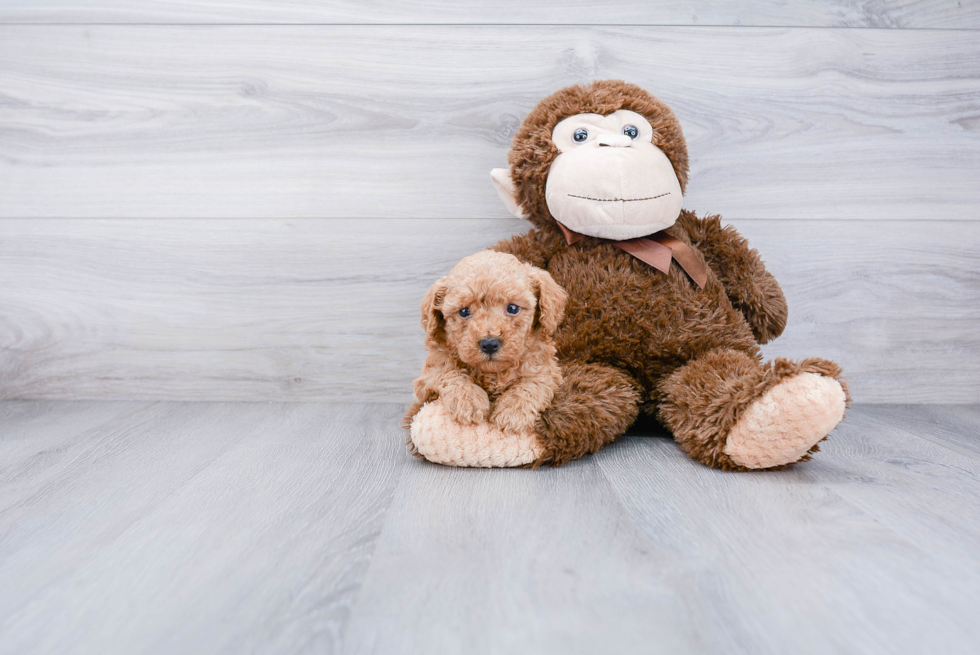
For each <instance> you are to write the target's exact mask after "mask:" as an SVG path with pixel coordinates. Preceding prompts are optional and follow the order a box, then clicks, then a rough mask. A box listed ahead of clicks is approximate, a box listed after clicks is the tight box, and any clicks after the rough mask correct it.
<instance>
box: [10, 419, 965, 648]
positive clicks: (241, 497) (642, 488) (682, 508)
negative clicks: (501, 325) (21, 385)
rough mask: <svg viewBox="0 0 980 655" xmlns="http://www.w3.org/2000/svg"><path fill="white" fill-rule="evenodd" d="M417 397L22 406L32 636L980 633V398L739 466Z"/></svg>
mask: <svg viewBox="0 0 980 655" xmlns="http://www.w3.org/2000/svg"><path fill="white" fill-rule="evenodd" d="M400 412H401V408H400V407H398V406H395V405H383V404H382V405H328V404H299V403H296V404H264V403H263V404H258V403H255V404H248V403H240V404H235V403H227V404H223V403H140V402H119V403H114V402H7V403H2V404H0V651H2V652H4V653H34V652H43V653H65V652H83V653H141V652H152V653H193V652H202V653H211V652H224V653H247V652H256V653H281V652H283V653H293V652H317V653H324V652H342V653H440V652H463V653H517V652H532V653H578V652H583V653H586V652H588V653H631V652H644V653H650V652H697V653H715V652H719V653H753V654H755V653H798V652H807V653H811V652H812V653H833V652H846V653H874V652H881V653H886V652H887V653H898V652H908V653H925V652H929V653H967V652H973V653H975V652H978V650H980V621H978V620H977V611H978V609H980V477H978V474H980V408H978V407H975V406H949V407H939V406H863V407H861V406H859V407H857V408H855V409H853V410H852V411H851V412H850V413H849V416H848V418H847V420H846V421H845V423H844V425H843V426H842V427H841V428H840V429H839V431H838V432H837V433H835V435H834V436H833V437H832V439H831V440H830V441H828V442H827V443H826V445H825V447H824V450H823V452H821V453H820V454H819V456H818V457H817V458H816V459H815V460H814V461H812V462H810V463H808V464H805V465H802V466H798V467H795V468H793V469H791V470H788V471H783V472H776V473H753V474H731V473H720V472H717V471H713V470H709V469H706V468H704V467H702V466H700V465H698V464H696V463H694V462H692V461H689V460H687V459H686V458H685V457H684V456H683V455H682V454H681V453H680V452H679V451H678V450H677V448H676V447H675V446H674V444H673V443H672V442H671V441H670V440H669V439H667V438H665V437H664V436H663V435H662V434H653V435H650V434H647V435H642V434H641V435H637V436H629V437H626V438H624V439H622V440H621V441H619V442H618V443H617V444H615V445H613V446H612V447H610V448H607V449H606V450H605V451H603V452H601V453H600V454H599V455H597V456H595V457H590V458H587V459H584V460H582V461H579V462H575V463H572V464H570V465H568V466H565V467H563V468H559V469H541V470H536V471H531V470H462V469H450V468H442V467H439V466H434V465H431V464H427V463H425V462H421V461H418V460H415V459H412V458H410V457H409V456H408V454H407V453H406V451H405V448H404V446H403V443H402V442H403V435H402V433H401V431H400V430H399V429H398V428H397V422H398V417H399V415H400Z"/></svg>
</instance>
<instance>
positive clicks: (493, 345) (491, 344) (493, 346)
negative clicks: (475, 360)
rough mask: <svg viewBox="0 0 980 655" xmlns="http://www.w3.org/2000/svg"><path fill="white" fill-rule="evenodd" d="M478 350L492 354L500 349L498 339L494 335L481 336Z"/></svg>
mask: <svg viewBox="0 0 980 655" xmlns="http://www.w3.org/2000/svg"><path fill="white" fill-rule="evenodd" d="M480 350H482V351H483V352H484V354H486V355H492V354H494V353H495V352H497V351H498V350H500V339H497V338H495V337H483V338H482V339H480Z"/></svg>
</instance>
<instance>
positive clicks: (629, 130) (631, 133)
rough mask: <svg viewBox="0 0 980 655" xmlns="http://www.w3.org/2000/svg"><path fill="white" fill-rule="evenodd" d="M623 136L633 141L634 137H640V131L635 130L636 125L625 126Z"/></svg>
mask: <svg viewBox="0 0 980 655" xmlns="http://www.w3.org/2000/svg"><path fill="white" fill-rule="evenodd" d="M623 134H625V135H626V136H628V137H629V138H631V139H635V138H636V137H638V136H640V131H639V130H638V129H636V125H627V126H626V127H624V128H623Z"/></svg>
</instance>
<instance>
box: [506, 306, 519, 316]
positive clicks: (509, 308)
mask: <svg viewBox="0 0 980 655" xmlns="http://www.w3.org/2000/svg"><path fill="white" fill-rule="evenodd" d="M519 311H521V308H520V307H518V306H517V305H515V304H514V303H511V304H509V305H507V313H508V314H510V315H511V316H517V312H519Z"/></svg>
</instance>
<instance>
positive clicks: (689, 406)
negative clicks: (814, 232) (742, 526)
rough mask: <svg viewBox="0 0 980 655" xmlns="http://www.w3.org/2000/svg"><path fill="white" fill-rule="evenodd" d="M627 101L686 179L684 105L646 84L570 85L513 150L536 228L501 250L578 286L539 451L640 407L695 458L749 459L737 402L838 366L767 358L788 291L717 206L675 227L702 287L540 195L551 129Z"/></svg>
mask: <svg viewBox="0 0 980 655" xmlns="http://www.w3.org/2000/svg"><path fill="white" fill-rule="evenodd" d="M619 109H629V110H632V111H635V112H637V113H639V114H641V115H643V116H644V117H645V118H646V119H647V120H649V121H650V124H651V125H652V126H653V128H654V130H655V132H656V136H655V137H654V143H655V144H656V145H657V146H658V147H659V148H660V149H661V150H663V152H664V153H665V154H666V155H667V157H668V158H669V159H670V161H671V164H672V165H673V168H674V171H675V172H676V174H677V177H678V179H679V181H680V184H681V187H682V188H684V187H685V186H686V183H687V177H688V158H687V146H686V144H685V141H684V137H683V134H682V132H681V128H680V124H679V123H678V121H677V119H676V117H675V116H674V114H673V112H672V111H671V110H670V109H669V108H668V107H667V106H666V105H665V104H664V103H662V102H661V101H659V100H657V99H656V98H654V97H653V96H651V95H650V94H648V93H647V92H646V91H644V90H643V89H641V88H639V87H637V86H635V85H632V84H627V83H625V82H620V81H602V82H594V83H592V84H589V85H585V86H573V87H569V88H567V89H563V90H561V91H558V92H557V93H555V94H553V95H551V96H550V97H548V98H546V99H545V100H543V101H542V102H541V103H540V104H539V105H538V106H537V107H536V108H535V109H534V110H533V111H532V112H531V113H530V114H529V115H528V116H527V118H526V119H525V120H524V122H523V124H522V125H521V127H520V129H519V130H518V132H517V135H516V136H515V138H514V143H513V147H512V149H511V152H510V155H509V161H510V165H511V177H512V179H513V182H514V184H515V187H516V193H517V197H518V198H519V200H520V204H521V209H522V211H523V213H524V215H525V216H526V217H527V219H528V220H529V221H530V222H531V223H533V224H534V226H535V227H534V228H533V229H532V230H531V231H530V232H528V233H526V234H523V235H520V236H515V237H513V238H511V239H508V240H505V241H502V242H501V243H498V244H497V245H495V246H494V247H493V249H494V250H497V251H499V252H506V253H510V254H513V255H515V256H516V257H517V258H518V259H520V260H521V261H523V262H525V263H528V264H531V265H533V266H535V267H538V268H541V269H544V270H547V271H548V272H550V273H551V276H552V277H553V278H554V280H555V281H556V282H557V283H558V284H559V285H561V287H562V288H564V289H565V290H566V291H567V292H568V295H569V301H568V306H567V312H566V318H565V321H564V323H562V325H561V326H560V327H559V328H558V331H557V332H556V334H555V342H556V345H557V349H558V357H559V361H561V362H562V364H563V365H565V367H566V369H565V370H566V372H565V384H564V385H563V387H562V388H560V389H559V390H558V392H557V394H556V396H555V402H554V403H553V404H552V406H551V407H550V408H548V409H547V410H545V411H544V412H543V413H542V415H541V417H540V420H539V421H538V423H537V429H538V432H539V434H540V435H541V438H542V441H543V445H544V446H545V448H546V454H545V455H544V456H543V457H542V460H541V462H539V463H543V462H550V463H552V464H561V463H563V462H567V461H569V460H572V459H575V458H576V457H581V456H582V455H584V454H586V453H591V452H595V451H596V450H598V449H599V448H600V447H602V445H604V444H606V443H608V442H609V441H611V440H612V439H614V438H616V437H617V436H618V435H620V434H622V433H623V432H624V431H625V430H626V429H627V428H628V427H629V425H630V424H631V423H632V422H633V420H634V419H635V417H636V415H637V412H638V411H643V412H645V413H647V414H652V415H654V416H657V417H658V419H659V420H660V421H661V422H663V423H664V424H665V425H666V427H667V428H668V429H670V430H671V431H672V432H673V433H674V436H675V438H676V439H677V441H678V443H679V444H680V445H681V447H682V448H683V449H684V450H685V452H687V453H688V454H689V455H690V456H691V457H693V458H695V459H697V460H699V461H701V462H703V463H704V464H707V465H708V466H712V467H717V468H723V469H744V468H745V467H741V466H739V465H738V464H736V463H735V462H733V461H732V460H731V458H730V457H728V456H727V455H726V454H725V452H724V445H725V439H726V437H727V434H728V431H729V430H730V429H731V426H732V424H733V422H734V421H735V420H736V419H737V417H738V416H739V414H740V413H741V412H742V411H743V410H744V409H745V408H746V407H747V406H749V405H750V404H751V403H752V402H753V401H755V400H757V399H759V398H761V397H762V396H763V394H765V393H766V391H767V390H769V389H770V388H771V387H772V386H773V385H775V384H778V383H779V382H780V381H781V380H784V379H786V378H787V376H791V375H793V374H796V373H800V372H815V373H818V374H820V375H824V376H829V377H832V378H834V379H837V380H839V378H840V369H839V368H838V367H837V365H836V364H833V363H832V362H826V361H823V360H806V361H804V362H800V363H793V362H787V361H785V360H777V361H776V362H774V363H772V364H766V365H763V363H762V358H761V355H760V351H759V344H761V343H766V342H768V341H770V340H772V339H774V338H776V337H778V336H779V334H780V333H781V332H782V331H783V328H784V327H785V325H786V318H787V307H786V300H785V298H784V297H783V293H782V290H781V289H780V287H779V284H778V283H777V282H776V280H775V278H773V277H772V275H770V274H769V273H768V272H767V271H766V269H765V266H764V265H763V262H762V260H761V258H760V257H759V254H758V252H756V251H755V250H754V249H751V248H750V247H749V245H748V243H747V242H746V240H745V239H744V238H742V237H741V236H740V235H739V234H738V233H737V232H736V231H735V230H734V229H733V228H731V227H722V225H721V220H720V218H719V217H718V216H708V217H705V218H698V217H697V216H696V215H695V214H694V213H693V212H690V211H687V210H685V211H682V212H681V215H680V217H679V218H678V220H677V222H676V223H675V225H674V226H672V227H671V228H668V230H667V232H668V233H669V234H670V235H672V236H674V237H676V238H677V239H680V240H681V241H683V242H684V243H686V244H688V245H690V246H691V247H692V248H693V250H694V252H695V253H696V255H697V256H698V257H699V258H701V259H702V260H703V261H704V262H706V263H707V265H708V267H709V269H710V271H709V276H708V281H707V283H706V284H705V285H704V288H703V289H699V288H697V287H696V286H695V285H694V284H692V283H691V281H690V280H689V279H688V277H687V275H686V274H685V273H684V272H683V271H682V270H680V269H679V267H678V266H677V265H676V263H675V264H672V265H671V269H670V272H669V273H668V274H664V273H661V272H660V271H657V270H655V269H654V268H652V267H650V266H648V265H646V264H644V263H642V262H640V261H638V260H636V259H634V258H633V257H631V256H630V255H628V254H627V253H625V252H623V251H622V250H620V249H619V248H616V247H615V246H613V245H611V244H610V243H608V242H605V241H603V240H600V239H594V238H586V239H584V240H583V241H580V242H578V243H576V244H575V245H572V246H569V245H567V244H566V243H565V240H564V238H563V237H562V234H561V232H560V231H559V229H558V227H557V225H556V223H555V221H554V219H553V218H552V216H551V215H550V213H549V211H548V207H547V203H546V200H545V184H546V181H547V179H548V172H549V169H550V167H551V163H552V162H553V161H554V159H555V158H556V157H557V156H558V154H559V152H558V150H557V148H556V146H555V145H554V143H553V142H552V140H551V132H552V129H553V128H554V126H555V125H556V124H557V123H558V122H560V121H561V120H563V119H564V118H567V117H569V116H573V115H575V114H579V113H583V112H589V113H597V114H603V115H607V114H610V113H612V112H615V111H617V110H619ZM845 393H846V389H845ZM814 451H816V446H815V445H814V446H813V448H812V450H811V452H814ZM803 459H807V457H803Z"/></svg>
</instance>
